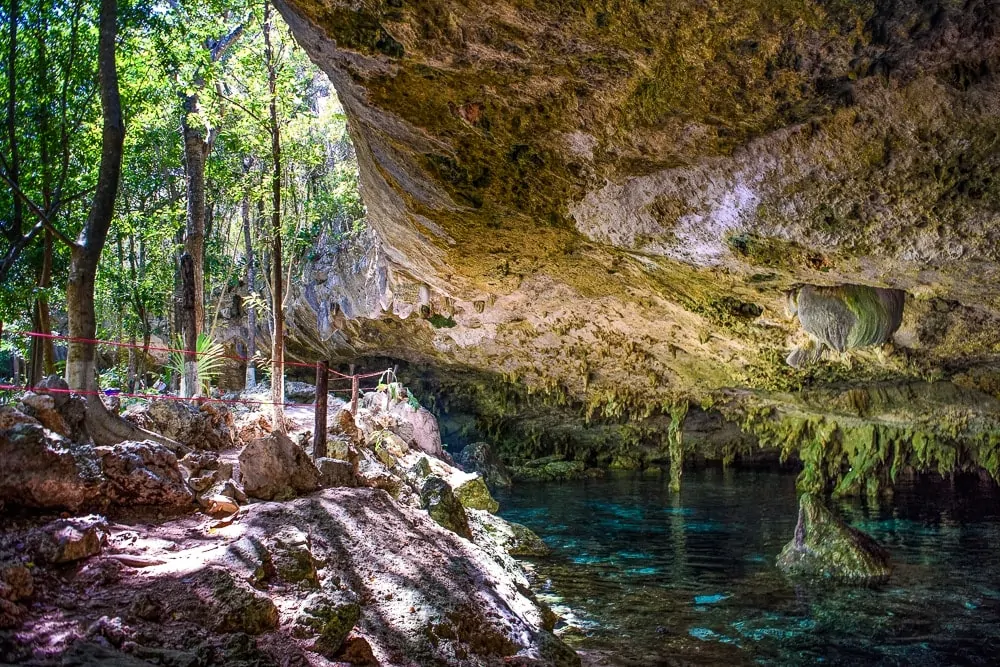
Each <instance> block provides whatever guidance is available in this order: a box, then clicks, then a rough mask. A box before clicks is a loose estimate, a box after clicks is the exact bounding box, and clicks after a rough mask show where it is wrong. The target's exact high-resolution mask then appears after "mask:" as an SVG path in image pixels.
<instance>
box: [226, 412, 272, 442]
mask: <svg viewBox="0 0 1000 667" xmlns="http://www.w3.org/2000/svg"><path fill="white" fill-rule="evenodd" d="M233 421H234V426H233V431H234V439H235V441H236V442H237V443H247V442H250V441H251V440H256V439H257V438H263V437H264V436H266V435H267V434H268V433H270V432H271V431H273V430H274V429H273V428H272V427H271V418H270V417H268V416H267V415H266V414H264V413H263V412H244V413H242V414H239V415H236V416H235V417H234V418H233Z"/></svg>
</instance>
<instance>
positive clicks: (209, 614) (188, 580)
mask: <svg viewBox="0 0 1000 667" xmlns="http://www.w3.org/2000/svg"><path fill="white" fill-rule="evenodd" d="M156 586H158V587H164V586H166V587H169V588H170V590H169V591H162V592H163V595H162V599H164V600H166V601H167V602H166V603H165V608H164V611H163V614H164V616H165V617H169V618H173V619H184V620H187V621H191V622H194V623H197V624H199V625H201V626H203V627H205V628H208V629H210V630H211V631H213V632H218V633H228V632H245V633H247V634H249V635H259V634H261V633H264V632H269V631H271V630H276V629H277V628H278V620H279V614H278V608H277V607H276V606H275V604H274V602H272V601H271V599H270V598H268V597H267V595H265V594H264V593H261V592H259V591H256V590H254V589H253V588H252V587H251V586H250V585H249V584H247V583H245V582H243V581H240V580H238V579H237V578H235V577H234V576H233V574H232V573H231V572H230V571H228V570H225V569H222V568H218V567H214V566H213V567H207V568H205V569H203V570H200V571H198V572H195V573H194V574H193V575H190V576H188V577H185V578H184V579H180V580H175V581H169V582H158V583H157V584H156ZM150 592H151V593H153V594H156V592H157V591H156V590H153V591H150ZM168 593H169V594H168Z"/></svg>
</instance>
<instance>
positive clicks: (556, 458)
mask: <svg viewBox="0 0 1000 667" xmlns="http://www.w3.org/2000/svg"><path fill="white" fill-rule="evenodd" d="M510 473H511V476H512V477H513V478H514V479H515V480H516V481H519V482H566V481H569V480H574V479H583V478H584V477H586V476H587V469H586V466H585V465H584V464H583V461H564V460H563V457H562V455H558V454H557V455H553V456H547V457H545V458H542V459H535V460H534V461H529V462H528V463H526V464H524V465H523V466H515V467H512V468H511V469H510Z"/></svg>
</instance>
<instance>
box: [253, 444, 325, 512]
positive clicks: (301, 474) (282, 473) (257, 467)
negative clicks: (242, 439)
mask: <svg viewBox="0 0 1000 667" xmlns="http://www.w3.org/2000/svg"><path fill="white" fill-rule="evenodd" d="M239 460H240V478H241V482H242V484H243V490H244V491H246V493H247V495H250V496H253V497H255V498H261V499H263V500H276V499H277V500H283V499H287V498H294V497H295V496H298V495H301V494H303V493H309V492H310V491H315V490H316V489H318V488H319V486H320V473H319V470H317V469H316V466H315V465H313V463H312V461H311V460H310V459H309V455H308V454H306V452H305V450H304V449H302V448H301V447H299V446H298V445H296V444H295V443H294V442H292V440H291V439H289V437H288V436H287V435H285V434H283V433H280V432H277V431H276V432H274V433H272V434H271V435H269V436H267V437H264V438H258V439H256V440H254V441H253V442H251V443H250V444H248V445H247V446H246V447H244V448H243V451H242V452H240V457H239Z"/></svg>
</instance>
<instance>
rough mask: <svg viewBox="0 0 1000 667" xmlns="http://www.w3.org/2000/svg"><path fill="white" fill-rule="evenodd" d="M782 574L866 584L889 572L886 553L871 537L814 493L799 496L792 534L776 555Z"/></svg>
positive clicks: (876, 581)
mask: <svg viewBox="0 0 1000 667" xmlns="http://www.w3.org/2000/svg"><path fill="white" fill-rule="evenodd" d="M777 565H778V568H779V569H780V570H782V571H783V572H785V573H786V574H790V575H796V576H803V577H808V578H813V579H834V580H837V581H843V582H847V583H859V584H870V583H879V582H882V581H885V580H886V579H888V578H889V575H890V574H892V568H891V566H890V564H889V553H888V552H887V551H886V550H885V549H884V548H883V547H882V546H881V545H880V544H879V543H878V542H876V541H875V540H874V539H872V538H871V537H869V536H868V535H866V534H864V533H862V532H861V531H860V530H857V529H856V528H852V527H850V526H848V525H847V524H846V523H844V522H843V521H842V520H841V519H840V518H839V517H837V516H836V515H835V514H834V513H833V512H831V511H830V510H829V509H828V508H827V507H826V506H825V505H824V504H823V502H822V500H820V499H819V498H818V497H817V496H815V495H813V494H809V493H806V494H803V495H802V497H801V498H800V499H799V520H798V523H797V524H796V526H795V537H794V538H792V541H791V542H789V543H788V544H786V545H785V548H784V549H782V550H781V553H780V554H779V555H778V563H777Z"/></svg>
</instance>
